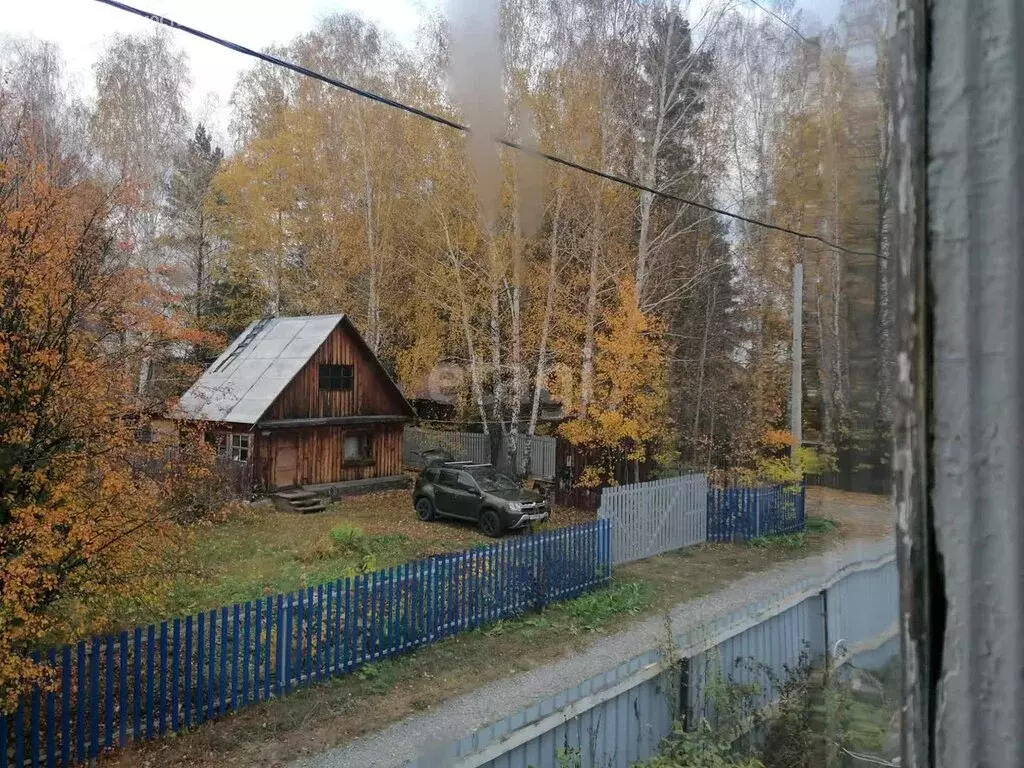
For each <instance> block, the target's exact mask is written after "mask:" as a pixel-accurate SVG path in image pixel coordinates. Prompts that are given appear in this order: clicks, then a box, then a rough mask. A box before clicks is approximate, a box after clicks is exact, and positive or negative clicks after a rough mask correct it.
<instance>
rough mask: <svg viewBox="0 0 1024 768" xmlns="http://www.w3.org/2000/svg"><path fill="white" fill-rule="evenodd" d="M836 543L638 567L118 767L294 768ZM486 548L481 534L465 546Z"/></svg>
mask: <svg viewBox="0 0 1024 768" xmlns="http://www.w3.org/2000/svg"><path fill="white" fill-rule="evenodd" d="M375 520H376V518H375V517H371V516H364V517H363V518H362V519H360V520H358V527H359V528H360V529H362V530H363V531H364V533H366V534H367V536H368V537H373V536H378V537H381V536H383V537H385V539H384V540H385V541H387V542H388V546H395V547H400V546H407V547H411V548H416V547H422V546H423V542H422V541H419V542H417V540H416V539H415V538H414V537H413V536H412V535H410V537H409V538H410V541H408V542H405V543H401V542H398V541H397V540H391V539H387V538H386V537H387V536H396V535H399V534H396V533H394V532H392V533H385V532H384V531H382V530H381V529H380V528H376V530H375V528H374V526H375ZM338 524H339V520H338V519H335V520H334V521H333V522H331V524H330V525H325V527H324V528H323V533H324V535H325V536H327V535H328V534H329V532H330V530H331V529H332V528H333V527H334V526H336V525H338ZM416 525H418V526H420V527H419V528H416V527H414V528H413V529H412V530H415V531H417V532H418V533H419V534H420V535H421V536H426V535H435V536H439V537H445V538H444V539H441V540H438V541H435V542H431V543H430V546H438V544H439V543H443V544H449V543H452V542H451V538H450V537H459V536H467V537H470V536H476V533H475V531H473V529H467V528H466V527H462V528H456V527H446V526H444V525H442V526H435V525H434V524H419V523H416ZM837 539H838V531H828V532H825V533H807V534H806V535H805V536H804V539H803V544H802V547H801V548H799V549H789V548H783V547H777V546H769V547H751V546H746V545H742V544H740V545H733V544H713V545H707V546H703V547H690V548H688V549H685V550H679V551H677V552H671V553H667V554H665V555H661V556H658V557H652V558H649V559H647V560H644V561H640V562H637V563H631V564H629V565H627V566H624V567H621V568H617V569H616V570H615V581H614V582H613V583H612V584H611V585H610V586H609V587H608V588H606V589H602V590H598V591H595V592H591V593H588V594H585V595H582V596H580V597H578V598H576V599H574V600H569V601H566V602H563V603H554V604H552V605H549V606H547V607H546V608H544V610H542V611H540V612H538V613H527V614H524V615H522V616H520V617H518V618H516V619H509V620H504V621H499V622H495V623H493V624H490V625H488V626H486V627H481V628H480V629H477V630H475V631H473V632H468V633H464V634H461V635H456V636H454V637H451V638H448V639H446V640H445V641H443V642H440V643H436V644H434V645H431V646H429V647H427V648H423V649H421V650H419V651H417V652H415V653H413V654H409V655H406V656H399V657H395V658H393V659H388V660H386V661H382V662H379V663H376V664H373V665H371V666H369V667H365V668H364V669H362V670H361V671H359V672H357V673H355V674H352V675H349V676H347V677H343V678H338V679H334V680H331V681H329V682H326V683H324V684H322V685H319V686H312V687H310V688H307V689H303V690H300V691H297V692H295V693H294V694H292V695H290V696H286V697H284V698H282V699H278V700H274V701H271V702H269V703H267V704H261V705H259V706H256V707H252V708H249V709H245V710H242V711H240V712H238V713H237V714H235V715H233V716H232V717H230V718H226V719H225V720H223V721H220V722H218V723H214V724H210V725H207V726H203V727H201V728H197V729H195V730H193V731H191V732H189V733H185V734H181V735H180V736H178V737H176V738H174V739H173V740H163V741H160V742H156V743H154V744H152V745H149V746H144V745H143V746H139V747H136V748H133V749H130V750H128V751H126V752H124V753H120V754H117V755H114V756H112V757H111V765H114V766H124V767H125V768H127V766H136V765H140V764H143V763H144V762H145V761H146V759H148V758H151V759H154V760H156V762H154V764H159V765H161V766H166V767H167V768H179V767H180V768H184V766H190V767H194V768H213V767H214V766H218V767H219V766H223V765H261V766H264V765H266V766H269V765H274V764H275V763H282V764H283V763H286V762H288V761H289V760H291V759H292V758H294V757H296V756H299V755H302V754H308V753H309V752H310V751H318V750H324V749H328V748H330V747H333V746H337V745H339V744H343V743H346V742H348V741H351V740H352V739H354V738H357V737H359V736H360V735H362V734H364V733H367V732H370V731H374V730H379V729H380V728H383V727H385V726H387V725H388V724H390V723H392V722H394V721H395V720H398V719H400V718H402V717H405V716H408V715H410V714H412V713H415V712H421V711H424V710H429V709H430V708H431V707H433V706H435V705H436V704H437V703H438V702H440V701H443V700H445V699H448V698H451V697H453V696H457V695H460V694H463V693H466V692H468V691H470V690H473V689H475V688H478V687H480V686H482V685H484V684H486V683H488V682H490V681H492V680H496V679H500V678H503V677H508V676H509V675H513V674H516V673H517V672H521V671H524V670H528V669H533V668H536V667H538V666H540V665H542V664H546V663H549V662H551V661H553V660H555V659H558V658H561V657H562V656H564V655H565V654H566V653H571V652H573V651H577V652H578V651H582V650H584V649H585V648H587V647H588V646H589V645H591V644H592V643H593V642H594V641H595V639H597V638H600V637H603V636H607V635H609V634H611V633H614V632H616V631H619V630H621V629H623V628H625V627H626V626H628V625H630V624H631V623H632V622H634V621H635V620H636V619H637V618H638V617H644V616H650V615H654V614H658V613H661V612H663V611H667V610H668V609H670V608H671V607H673V606H674V605H676V604H677V603H679V602H681V601H684V600H688V599H693V598H696V597H700V596H701V595H705V594H708V593H709V592H712V591H714V590H715V589H719V588H721V587H724V586H725V585H727V584H729V583H730V582H732V581H735V580H736V579H739V578H742V577H743V576H744V575H746V574H748V573H753V572H757V571H760V570H764V569H765V568H768V567H771V566H772V565H775V564H777V563H780V562H785V561H788V560H794V559H798V558H801V557H807V556H809V555H813V554H816V553H818V552H821V551H824V550H825V549H826V548H828V547H829V546H830V545H831V544H833V543H835V542H836V541H837ZM486 541H487V540H486V539H483V538H482V537H480V538H478V539H471V540H470V541H468V542H465V541H461V540H460V541H459V542H458V543H459V544H461V545H463V546H465V545H476V544H482V543H485V542H486Z"/></svg>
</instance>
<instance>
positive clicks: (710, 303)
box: [690, 280, 718, 461]
mask: <svg viewBox="0 0 1024 768" xmlns="http://www.w3.org/2000/svg"><path fill="white" fill-rule="evenodd" d="M717 293H718V281H717V280H715V283H714V284H713V285H712V286H711V290H710V291H709V292H708V300H707V305H706V306H705V309H704V338H703V339H702V340H701V345H700V363H699V364H698V366H697V394H696V396H695V398H694V407H693V432H692V433H691V437H690V445H691V446H692V456H693V459H694V461H696V460H697V446H698V444H699V442H700V409H701V403H702V402H703V399H704V367H705V365H706V363H707V358H708V335H709V333H710V330H711V313H712V312H713V311H714V308H715V300H716V297H717Z"/></svg>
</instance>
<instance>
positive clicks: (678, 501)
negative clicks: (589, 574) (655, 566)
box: [597, 474, 708, 565]
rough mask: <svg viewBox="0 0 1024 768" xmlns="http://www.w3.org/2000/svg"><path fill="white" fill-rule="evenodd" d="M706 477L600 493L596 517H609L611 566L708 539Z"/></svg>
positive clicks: (676, 478)
mask: <svg viewBox="0 0 1024 768" xmlns="http://www.w3.org/2000/svg"><path fill="white" fill-rule="evenodd" d="M707 503H708V478H707V475H703V474H693V475H682V476H681V477H669V478H665V479H663V480H652V481H650V482H647V483H636V484H634V485H619V486H614V487H611V488H605V489H603V490H602V491H601V506H600V507H599V508H598V511H597V516H598V517H599V518H600V519H602V520H611V525H612V564H613V565H622V564H623V563H631V562H633V561H634V560H641V559H643V558H645V557H651V556H653V555H659V554H661V553H662V552H670V551H672V550H674V549H682V548H683V547H689V546H692V545H694V544H702V543H703V542H704V541H706V540H707V522H708V515H707Z"/></svg>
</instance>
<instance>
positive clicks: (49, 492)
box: [0, 163, 166, 709]
mask: <svg viewBox="0 0 1024 768" xmlns="http://www.w3.org/2000/svg"><path fill="white" fill-rule="evenodd" d="M108 214H109V208H108V200H107V197H106V195H105V194H104V193H103V192H102V191H101V190H99V189H98V188H96V187H94V186H92V185H89V184H76V185H73V186H71V187H65V188H59V187H56V186H54V185H52V184H51V180H50V179H49V178H48V177H47V176H46V174H45V172H44V171H42V170H41V169H39V168H36V167H33V166H31V165H27V164H26V165H16V164H13V163H7V164H2V165H0V292H2V294H0V349H2V350H3V355H2V356H0V434H2V435H3V436H4V449H3V451H0V659H3V660H4V663H3V664H0V709H7V708H9V707H10V706H11V705H12V704H13V703H14V701H15V699H16V697H17V695H18V693H19V692H20V691H22V690H24V688H25V686H26V685H27V684H29V683H30V682H31V681H33V680H35V679H37V677H38V675H39V673H40V671H39V670H36V669H33V668H32V666H31V665H30V664H28V663H27V660H26V654H27V653H28V652H29V651H30V650H32V649H33V648H34V647H38V645H39V644H40V642H41V640H42V639H44V638H47V637H50V636H52V635H53V634H54V633H55V632H56V631H57V630H60V632H61V633H64V634H66V635H67V634H76V633H77V632H79V631H85V630H90V629H94V628H97V625H98V624H102V617H99V621H96V620H95V619H93V620H91V621H90V623H89V624H88V625H82V626H69V623H68V620H69V617H71V616H75V615H79V616H87V615H88V611H82V612H78V613H77V614H76V611H74V610H70V608H71V607H72V606H74V605H75V604H78V605H86V604H88V602H89V601H90V600H91V599H92V598H93V597H94V596H95V595H97V594H98V593H100V592H106V591H109V590H116V591H117V592H118V594H121V595H128V594H130V593H131V592H132V591H133V590H138V589H145V588H146V586H147V580H146V579H145V578H143V577H140V574H145V573H147V572H150V571H152V569H153V566H154V564H156V563H157V562H158V561H159V557H158V556H157V555H158V552H157V551H156V550H155V549H154V548H151V547H150V546H149V542H150V541H151V539H152V537H153V536H155V535H158V532H160V531H161V528H163V527H166V524H165V523H164V522H162V520H161V519H160V516H159V515H158V514H157V511H158V509H159V507H158V500H159V488H158V487H156V486H154V484H153V483H151V482H149V481H148V479H147V478H145V477H144V476H143V475H142V473H140V472H139V471H138V466H139V460H138V458H139V457H138V447H137V446H136V445H135V442H134V423H133V417H134V414H133V409H134V387H133V385H134V381H135V379H134V377H135V375H136V374H137V371H138V367H137V364H138V361H139V355H140V354H141V353H143V351H144V349H145V346H146V343H147V339H149V338H151V337H152V336H153V335H154V334H163V333H165V332H166V328H165V326H164V325H163V322H162V321H161V322H154V321H153V318H154V313H153V312H152V311H151V309H150V306H149V305H147V303H146V300H145V294H146V291H145V290H144V288H143V287H142V285H141V283H140V277H141V276H140V274H138V273H137V272H135V271H133V270H130V269H127V268H126V267H125V266H124V265H122V264H121V263H119V261H118V256H117V254H115V253H112V252H111V249H110V243H111V242H112V239H113V238H112V237H111V233H110V232H109V231H108V230H107V224H106V222H107V221H108ZM58 608H64V609H68V610H60V611H58ZM58 615H59V618H58Z"/></svg>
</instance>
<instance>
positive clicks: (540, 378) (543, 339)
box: [524, 181, 562, 474]
mask: <svg viewBox="0 0 1024 768" xmlns="http://www.w3.org/2000/svg"><path fill="white" fill-rule="evenodd" d="M557 183H558V182H557V181H556V184H557ZM561 214H562V190H561V188H559V189H558V192H557V193H556V196H555V213H554V216H553V217H552V220H551V238H550V242H551V255H550V258H549V261H548V291H547V296H546V297H545V299H544V317H543V319H542V320H541V324H540V341H539V342H538V344H537V367H536V369H535V370H534V374H533V397H532V401H531V403H530V422H529V424H528V425H527V427H526V434H527V435H528V436H529V437H531V438H532V437H533V436H534V435H535V434H536V433H537V419H538V417H539V416H540V393H541V390H543V389H544V379H545V375H546V371H547V365H546V360H545V358H546V357H547V353H548V335H549V334H550V332H551V316H552V314H553V313H554V310H555V281H556V280H557V277H558V228H559V224H560V218H561ZM532 448H533V440H527V441H526V446H525V451H526V459H525V461H524V466H525V467H526V474H530V473H531V472H532V470H533V467H532V460H533V451H532Z"/></svg>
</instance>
